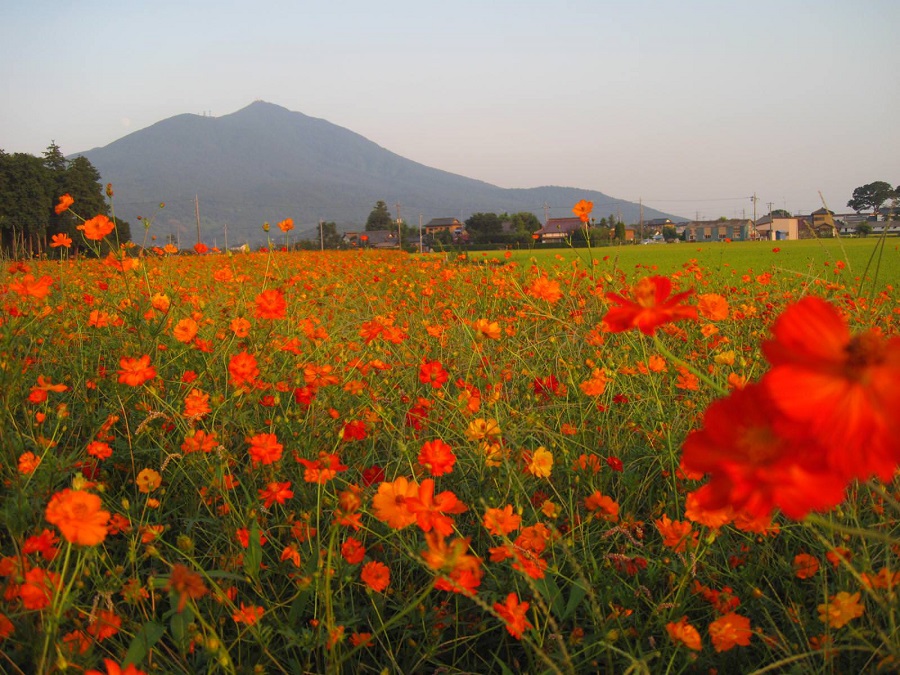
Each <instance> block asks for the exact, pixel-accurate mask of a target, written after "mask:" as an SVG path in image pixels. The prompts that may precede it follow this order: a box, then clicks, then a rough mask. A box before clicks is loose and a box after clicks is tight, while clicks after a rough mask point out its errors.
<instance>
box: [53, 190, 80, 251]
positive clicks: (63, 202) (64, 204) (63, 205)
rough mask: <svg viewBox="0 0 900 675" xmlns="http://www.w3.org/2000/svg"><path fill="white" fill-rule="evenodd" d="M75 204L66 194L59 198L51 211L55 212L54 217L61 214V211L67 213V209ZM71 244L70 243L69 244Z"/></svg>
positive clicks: (70, 196)
mask: <svg viewBox="0 0 900 675" xmlns="http://www.w3.org/2000/svg"><path fill="white" fill-rule="evenodd" d="M74 203H75V200H74V199H72V195H70V194H69V193H68V192H67V193H66V194H64V195H63V196H62V197H60V198H59V203H58V204H57V205H56V206H54V207H53V210H54V211H55V212H56V215H59V214H61V213H62V212H63V211H68V210H69V207H70V206H72V204H74ZM70 243H71V242H70Z"/></svg>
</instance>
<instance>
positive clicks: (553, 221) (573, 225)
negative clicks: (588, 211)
mask: <svg viewBox="0 0 900 675" xmlns="http://www.w3.org/2000/svg"><path fill="white" fill-rule="evenodd" d="M586 224H587V223H583V222H581V218H550V219H548V220H547V223H546V224H545V225H544V226H543V227H542V228H541V229H539V230H538V231H537V234H541V235H544V234H560V233H562V234H571V233H572V232H575V231H576V230H580V229H581V228H582V227H584V226H585V225H586Z"/></svg>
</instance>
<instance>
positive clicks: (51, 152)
mask: <svg viewBox="0 0 900 675" xmlns="http://www.w3.org/2000/svg"><path fill="white" fill-rule="evenodd" d="M107 193H109V194H110V195H111V193H112V188H111V187H109V188H107V187H104V185H103V184H102V182H101V179H100V173H99V172H98V171H97V169H96V168H94V166H93V164H91V162H90V160H88V159H87V158H86V157H75V158H74V159H71V160H70V159H66V157H65V155H63V153H62V151H61V150H60V148H59V146H58V145H57V144H56V143H55V142H53V141H51V143H50V145H49V146H48V147H47V150H46V151H45V152H44V154H43V156H41V157H35V156H34V155H30V154H27V153H22V152H16V153H12V154H8V153H6V152H5V151H3V150H2V149H0V252H2V253H3V254H4V255H10V256H13V257H19V256H23V255H24V256H35V255H41V254H43V253H44V252H46V251H47V250H48V242H49V240H50V238H51V237H52V236H53V235H55V234H64V235H66V236H68V237H70V238H71V239H72V242H73V243H72V246H73V249H74V251H75V252H77V251H78V250H79V249H80V248H82V247H80V246H79V243H80V242H81V233H80V232H79V231H78V229H77V227H78V225H79V224H80V223H81V221H80V220H79V219H78V217H76V215H75V214H76V213H77V214H78V215H79V216H81V217H83V218H85V219H87V218H93V217H94V216H98V215H104V216H109V215H110V204H109V201H108V199H107ZM64 194H69V195H70V196H71V197H72V198H73V199H74V200H75V202H74V205H73V206H72V210H71V211H70V210H66V211H63V212H62V213H56V211H55V206H56V204H57V203H58V200H59V198H60V197H61V196H62V195H64ZM116 229H117V236H118V241H119V242H120V243H123V242H126V241H130V240H131V227H130V225H129V224H128V223H127V222H125V221H122V220H117V221H116ZM84 250H87V249H84Z"/></svg>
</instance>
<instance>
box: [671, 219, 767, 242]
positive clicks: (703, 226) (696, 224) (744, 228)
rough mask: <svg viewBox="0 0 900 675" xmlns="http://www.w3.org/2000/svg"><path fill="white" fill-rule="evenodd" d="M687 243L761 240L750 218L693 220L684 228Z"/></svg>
mask: <svg viewBox="0 0 900 675" xmlns="http://www.w3.org/2000/svg"><path fill="white" fill-rule="evenodd" d="M682 231H683V232H684V240H685V241H725V240H726V239H728V240H729V241H756V240H758V239H760V235H759V232H757V229H756V225H755V224H754V223H753V220H751V219H750V218H731V219H725V220H692V221H691V222H689V223H686V224H685V225H684V226H683V227H682Z"/></svg>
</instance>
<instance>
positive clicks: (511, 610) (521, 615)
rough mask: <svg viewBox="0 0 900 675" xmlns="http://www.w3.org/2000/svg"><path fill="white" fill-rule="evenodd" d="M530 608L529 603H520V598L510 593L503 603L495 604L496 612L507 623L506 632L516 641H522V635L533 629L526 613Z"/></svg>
mask: <svg viewBox="0 0 900 675" xmlns="http://www.w3.org/2000/svg"><path fill="white" fill-rule="evenodd" d="M529 607H530V605H529V603H527V602H519V596H518V595H516V594H515V593H510V594H509V595H507V596H506V600H505V601H503V602H502V603H500V602H495V603H494V611H495V612H497V614H499V615H500V618H501V619H503V621H505V622H506V630H507V631H509V634H510V635H512V636H513V637H514V638H516V640H521V639H522V633H524V632H525V631H526V630H528V629H529V628H532V627H533V626H532V625H531V622H530V621H528V619H527V618H526V617H525V612H527V611H528V608H529Z"/></svg>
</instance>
